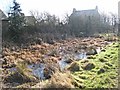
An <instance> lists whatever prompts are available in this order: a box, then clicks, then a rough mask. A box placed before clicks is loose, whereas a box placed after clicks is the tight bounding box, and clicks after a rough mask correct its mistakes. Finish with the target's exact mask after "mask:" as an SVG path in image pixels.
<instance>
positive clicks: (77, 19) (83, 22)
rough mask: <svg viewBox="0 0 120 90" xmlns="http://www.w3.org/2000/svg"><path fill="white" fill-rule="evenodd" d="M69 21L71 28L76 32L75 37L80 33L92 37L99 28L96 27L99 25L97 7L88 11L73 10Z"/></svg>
mask: <svg viewBox="0 0 120 90" xmlns="http://www.w3.org/2000/svg"><path fill="white" fill-rule="evenodd" d="M69 20H70V24H71V28H72V29H74V31H76V34H77V36H79V35H80V34H81V33H84V34H86V35H92V34H94V32H95V31H97V29H99V26H100V25H98V24H99V23H100V14H99V12H98V6H96V7H95V9H89V10H76V9H75V8H73V12H72V14H71V15H70V18H69Z"/></svg>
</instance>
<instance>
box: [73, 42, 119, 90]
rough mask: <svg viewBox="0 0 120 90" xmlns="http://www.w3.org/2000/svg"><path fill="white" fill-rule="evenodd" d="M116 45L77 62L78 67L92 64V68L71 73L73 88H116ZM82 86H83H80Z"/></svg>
mask: <svg viewBox="0 0 120 90" xmlns="http://www.w3.org/2000/svg"><path fill="white" fill-rule="evenodd" d="M118 46H119V45H118V43H117V42H115V43H113V44H110V45H108V46H106V47H105V50H104V51H101V52H100V53H99V54H97V55H94V56H92V57H94V58H91V57H90V58H89V59H87V61H86V60H81V61H78V62H79V65H80V67H82V66H86V65H87V64H88V63H93V64H94V68H92V69H90V70H85V69H84V68H82V69H81V70H80V71H77V72H73V73H72V76H73V77H74V79H75V86H76V87H78V88H117V86H118V84H117V82H118V80H117V79H118V78H117V75H118V71H117V70H118ZM81 85H83V86H81Z"/></svg>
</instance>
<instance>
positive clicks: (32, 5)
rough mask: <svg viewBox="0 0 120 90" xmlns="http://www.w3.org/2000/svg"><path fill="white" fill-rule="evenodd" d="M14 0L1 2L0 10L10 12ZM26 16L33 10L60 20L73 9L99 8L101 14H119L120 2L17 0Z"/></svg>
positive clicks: (114, 0) (1, 0)
mask: <svg viewBox="0 0 120 90" xmlns="http://www.w3.org/2000/svg"><path fill="white" fill-rule="evenodd" d="M12 1H13V0H0V9H2V10H3V11H4V12H8V10H9V7H10V6H11V3H12ZM16 1H17V2H18V3H19V4H20V5H21V9H22V12H23V13H25V15H30V13H29V12H30V11H31V10H37V11H39V12H44V11H46V12H49V13H50V14H55V15H56V16H59V17H60V18H61V17H63V16H65V14H66V13H68V14H69V15H70V14H71V13H72V10H73V8H76V10H87V9H94V8H95V7H96V6H98V10H99V12H104V13H109V12H112V13H115V14H117V13H118V1H120V0H16Z"/></svg>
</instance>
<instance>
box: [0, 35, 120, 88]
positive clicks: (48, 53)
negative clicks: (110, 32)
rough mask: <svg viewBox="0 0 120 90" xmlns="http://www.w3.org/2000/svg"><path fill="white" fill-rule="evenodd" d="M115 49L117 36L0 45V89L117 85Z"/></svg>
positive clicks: (112, 86) (103, 86) (110, 86)
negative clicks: (1, 47)
mask: <svg viewBox="0 0 120 90" xmlns="http://www.w3.org/2000/svg"><path fill="white" fill-rule="evenodd" d="M118 48H119V43H118V39H117V37H112V38H111V37H110V38H105V37H97V38H96V37H89V38H75V39H67V40H62V41H60V42H55V43H54V44H47V43H42V44H34V45H29V46H27V47H17V46H16V47H10V48H8V47H3V56H2V58H1V59H2V61H3V63H2V68H1V72H2V78H3V88H6V87H11V88H117V87H118ZM61 61H62V63H61V64H60V62H61Z"/></svg>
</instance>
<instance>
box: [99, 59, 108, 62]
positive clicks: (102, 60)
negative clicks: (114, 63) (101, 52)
mask: <svg viewBox="0 0 120 90" xmlns="http://www.w3.org/2000/svg"><path fill="white" fill-rule="evenodd" d="M99 61H100V62H107V60H106V59H105V58H99Z"/></svg>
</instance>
